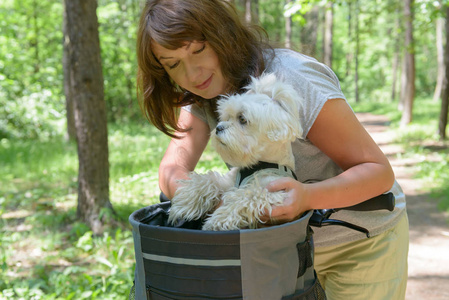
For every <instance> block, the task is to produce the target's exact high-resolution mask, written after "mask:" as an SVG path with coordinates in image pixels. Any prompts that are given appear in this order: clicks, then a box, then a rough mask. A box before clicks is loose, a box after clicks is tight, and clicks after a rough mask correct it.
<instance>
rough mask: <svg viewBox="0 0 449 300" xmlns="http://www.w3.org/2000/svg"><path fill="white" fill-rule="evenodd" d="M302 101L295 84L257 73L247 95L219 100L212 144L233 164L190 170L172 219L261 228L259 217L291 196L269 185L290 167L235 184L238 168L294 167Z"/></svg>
mask: <svg viewBox="0 0 449 300" xmlns="http://www.w3.org/2000/svg"><path fill="white" fill-rule="evenodd" d="M300 105H301V101H300V97H299V95H298V94H297V93H296V91H295V90H294V89H293V87H292V86H290V85H288V84H286V83H283V82H281V81H279V80H277V79H276V77H275V75H273V74H264V75H262V76H261V77H259V78H252V81H251V83H250V84H249V85H248V87H247V92H246V93H244V94H241V95H240V94H236V95H232V96H225V97H223V98H221V99H220V100H218V106H217V107H218V115H219V123H218V125H217V127H216V128H215V130H214V131H213V132H212V133H211V140H212V145H213V146H214V147H215V149H216V151H217V152H218V153H219V154H220V156H221V157H222V159H223V160H224V161H225V162H226V163H228V164H229V165H231V166H233V168H232V169H231V170H230V171H229V172H228V173H226V174H220V173H218V172H213V171H209V172H208V173H206V174H198V173H195V172H191V173H190V175H189V179H188V180H180V182H179V183H180V187H179V188H178V190H177V191H176V193H175V196H174V197H173V199H172V207H171V210H170V215H169V222H172V223H176V221H177V220H181V219H183V220H187V221H189V220H196V219H200V218H204V219H205V223H204V225H203V228H202V229H203V230H236V229H241V228H257V226H258V224H260V223H261V222H262V221H261V220H260V216H261V215H263V214H265V213H266V212H268V213H271V208H272V206H278V205H282V204H283V201H284V199H285V197H286V193H285V192H283V191H279V192H274V193H269V192H268V191H267V189H266V188H265V186H266V185H267V184H268V183H269V182H271V181H273V180H275V179H277V178H279V177H283V176H288V172H287V173H286V172H283V171H279V170H285V169H282V168H283V167H279V169H275V168H269V169H264V170H260V171H257V172H256V173H255V174H254V176H252V177H250V178H247V179H245V180H244V181H243V183H242V185H240V186H236V180H238V177H239V176H240V174H239V171H240V170H241V169H242V168H249V167H251V166H254V165H256V164H257V163H258V162H260V161H263V162H270V163H276V164H279V165H282V166H286V167H288V168H289V169H290V170H294V169H295V161H294V157H293V153H292V148H291V143H292V142H293V141H294V140H295V139H296V138H298V137H301V135H302V128H301V125H300V122H299V110H300ZM220 202H221V205H220V206H219V207H218V208H216V207H217V206H218V205H219V204H220Z"/></svg>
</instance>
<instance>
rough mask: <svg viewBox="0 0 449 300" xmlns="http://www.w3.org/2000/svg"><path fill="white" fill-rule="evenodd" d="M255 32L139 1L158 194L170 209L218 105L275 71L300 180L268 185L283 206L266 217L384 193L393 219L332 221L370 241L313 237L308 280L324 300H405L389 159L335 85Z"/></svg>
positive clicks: (399, 221) (191, 2) (205, 12)
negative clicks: (165, 138)
mask: <svg viewBox="0 0 449 300" xmlns="http://www.w3.org/2000/svg"><path fill="white" fill-rule="evenodd" d="M262 32H263V31H261V30H259V29H257V28H256V27H248V26H245V25H243V24H242V23H241V22H240V20H239V18H238V16H237V14H236V12H235V9H234V8H233V7H232V6H231V4H229V2H228V1H225V0H183V1H181V0H149V1H147V3H146V6H145V8H144V10H143V12H142V16H141V20H140V24H139V32H138V42H137V48H138V65H139V72H138V86H139V90H140V92H141V95H140V96H141V100H142V101H141V107H142V109H143V110H144V112H145V113H146V115H147V117H148V119H149V120H150V121H151V122H152V123H153V124H154V125H155V126H156V127H157V128H159V129H160V130H161V131H162V132H164V133H165V134H167V135H169V136H171V137H172V140H171V142H170V144H169V146H168V148H167V150H166V153H165V155H164V157H163V159H162V161H161V164H160V168H159V185H160V188H161V190H162V191H163V193H164V194H165V195H167V196H168V198H171V197H172V196H173V195H174V193H175V191H176V189H177V181H178V180H179V179H185V178H187V175H188V173H189V172H191V171H193V170H194V169H195V166H196V164H197V162H198V161H199V159H200V157H201V154H202V153H203V151H204V149H205V147H206V145H207V143H208V140H209V134H210V131H211V130H212V129H213V128H214V127H215V125H216V123H217V120H216V115H215V113H214V111H215V110H214V108H215V103H216V99H217V97H219V96H220V95H223V94H228V93H235V92H239V91H241V89H242V88H243V87H244V86H245V85H246V84H247V83H248V82H249V78H250V76H258V75H260V74H261V73H262V72H273V73H275V74H276V75H277V76H278V78H282V79H283V80H285V81H286V82H288V83H290V84H292V85H293V86H294V87H295V88H296V89H297V91H298V92H299V94H300V95H302V97H303V106H304V109H303V110H302V111H301V112H300V114H301V120H302V127H303V128H304V136H303V137H302V139H298V140H297V141H295V142H294V143H293V144H292V146H293V149H294V153H295V160H296V161H295V163H296V174H297V176H298V181H295V180H292V179H288V178H285V179H281V180H277V181H274V182H272V183H271V184H270V185H269V186H267V189H268V190H269V191H278V190H286V191H287V192H288V195H289V196H288V198H287V199H286V200H285V202H284V205H283V206H280V207H275V208H273V211H272V214H271V217H272V218H274V219H276V220H277V221H283V222H287V221H290V220H293V219H295V218H296V217H297V216H299V215H300V214H301V213H303V212H304V211H307V210H311V209H325V208H340V207H347V206H352V205H355V204H357V203H360V202H363V201H365V200H367V199H370V198H372V197H374V196H377V195H379V194H382V193H384V192H387V191H392V192H393V193H394V194H395V196H396V208H395V210H394V211H393V212H385V211H371V212H350V211H340V212H338V213H337V214H335V215H333V217H335V218H338V219H341V220H345V221H348V222H350V223H354V224H357V225H360V226H363V227H365V228H367V229H369V231H370V233H371V236H372V238H370V239H366V237H365V236H364V235H363V234H360V233H358V232H355V231H352V230H350V229H346V228H342V227H338V226H331V227H324V228H317V229H314V230H315V234H314V243H315V269H316V271H317V273H318V277H319V279H320V282H321V284H322V285H323V287H324V288H325V290H326V294H327V296H328V298H329V299H404V297H405V287H406V281H407V253H408V221H407V214H406V210H405V197H404V195H403V193H402V191H401V189H400V187H399V186H398V184H397V183H396V181H395V180H394V174H393V171H392V168H391V166H390V164H389V162H388V160H387V158H386V157H385V155H384V154H383V153H382V151H381V150H380V149H379V148H378V146H377V145H376V143H375V142H374V141H373V140H372V139H371V137H370V136H369V134H368V133H367V132H366V131H365V130H364V128H363V126H362V125H361V124H360V123H359V122H358V120H357V118H356V117H355V115H354V113H353V111H352V109H351V108H350V106H349V105H348V103H347V102H346V100H345V97H344V95H343V93H342V91H341V89H340V84H339V82H338V79H337V77H336V75H335V74H334V73H333V72H332V71H331V70H330V69H329V68H328V67H326V66H325V65H323V64H320V63H318V62H317V61H316V60H314V59H312V58H310V57H307V56H304V55H302V54H299V53H296V52H294V51H291V50H286V49H275V50H273V49H271V48H270V47H268V46H267V44H265V43H264V42H263V40H264V39H263V38H264V35H263V33H262ZM266 219H267V220H268V216H266Z"/></svg>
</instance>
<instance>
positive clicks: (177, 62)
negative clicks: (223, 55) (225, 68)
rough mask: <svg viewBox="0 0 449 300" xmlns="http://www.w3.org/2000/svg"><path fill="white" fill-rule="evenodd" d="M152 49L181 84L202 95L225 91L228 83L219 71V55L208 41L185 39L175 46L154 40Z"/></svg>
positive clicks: (211, 95)
mask: <svg viewBox="0 0 449 300" xmlns="http://www.w3.org/2000/svg"><path fill="white" fill-rule="evenodd" d="M152 50H153V53H154V55H155V56H156V57H157V59H158V60H159V62H160V63H161V64H162V66H163V67H164V69H165V71H166V72H167V73H168V75H169V76H170V77H171V78H172V79H173V81H174V82H176V83H177V84H178V85H179V86H180V87H182V88H184V89H186V90H188V91H190V92H192V93H194V94H196V95H198V96H200V97H203V98H205V99H211V98H214V97H216V96H218V95H221V94H224V93H226V89H227V86H228V84H227V82H226V80H225V78H224V77H223V74H222V72H221V69H220V64H219V61H218V56H217V54H216V53H215V51H214V50H212V48H211V47H210V45H209V44H208V43H207V42H186V44H185V46H183V47H181V48H178V49H176V50H169V49H167V48H164V47H162V46H161V45H159V44H158V43H156V42H154V43H153V45H152Z"/></svg>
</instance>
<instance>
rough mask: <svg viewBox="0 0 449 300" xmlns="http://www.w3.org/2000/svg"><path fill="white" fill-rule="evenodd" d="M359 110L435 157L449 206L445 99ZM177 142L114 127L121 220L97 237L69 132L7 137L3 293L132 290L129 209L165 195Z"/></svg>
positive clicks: (95, 294) (434, 173)
mask: <svg viewBox="0 0 449 300" xmlns="http://www.w3.org/2000/svg"><path fill="white" fill-rule="evenodd" d="M418 107H419V109H418ZM354 109H355V110H356V111H368V112H372V113H378V114H386V115H388V116H389V117H390V119H391V120H392V128H393V129H392V130H393V131H394V132H395V134H396V136H397V142H398V143H401V144H403V145H404V147H406V154H404V155H410V156H414V155H421V156H425V157H431V158H432V159H426V160H423V162H422V163H421V164H420V165H419V166H418V169H419V172H418V174H417V176H419V177H420V178H421V179H422V180H426V181H427V182H429V185H428V186H429V189H431V190H432V191H433V193H434V195H435V196H436V197H438V199H440V204H439V205H440V207H441V209H446V210H447V209H448V207H449V200H448V199H449V189H448V187H447V182H449V181H448V180H449V171H448V170H447V169H449V168H447V165H448V158H449V153H448V148H447V147H446V146H447V144H441V143H435V140H436V136H435V132H436V124H437V121H436V119H437V116H438V109H439V107H438V105H437V104H436V103H432V102H431V101H429V100H426V99H420V100H418V101H417V103H416V104H415V116H414V117H415V118H414V122H413V123H412V124H410V125H409V126H407V127H406V128H402V129H401V128H399V120H400V114H399V113H397V112H396V105H395V104H391V103H362V104H357V105H354ZM168 142H169V139H168V138H167V137H165V136H163V135H162V134H160V133H159V132H158V131H156V130H155V129H154V128H152V127H150V126H149V125H147V124H145V123H137V122H136V123H131V124H115V125H114V124H111V125H110V126H109V160H110V198H111V202H112V204H113V206H114V208H115V210H116V212H117V213H118V226H117V227H115V228H109V229H108V230H107V231H106V233H105V234H104V236H102V237H96V236H93V235H92V232H91V231H90V230H89V228H88V227H87V226H86V225H85V224H83V223H81V222H79V221H78V220H77V219H76V205H77V194H76V193H77V164H78V162H77V154H76V146H75V145H74V144H70V143H66V142H65V141H63V140H62V139H53V140H50V141H46V142H40V141H36V140H1V141H0V217H1V218H0V299H27V300H28V299H126V297H127V296H128V293H129V290H130V288H131V286H132V283H133V277H134V248H133V247H134V244H133V239H132V234H131V227H130V225H129V223H128V216H129V215H130V214H131V213H132V212H133V211H135V210H136V209H139V208H141V207H144V206H148V205H151V204H153V203H155V202H157V201H158V196H159V188H158V184H157V178H158V173H157V170H158V165H159V162H160V160H161V158H162V156H163V153H164V151H165V149H166V147H167V145H168ZM437 146H438V147H437ZM210 169H214V170H217V171H222V172H224V171H225V170H226V167H225V165H224V164H223V163H222V162H221V161H220V160H219V158H218V156H217V154H215V153H214V151H212V149H210V148H209V147H208V148H207V149H206V151H205V153H204V154H203V156H202V159H201V161H200V163H199V165H198V167H197V170H198V171H199V172H205V171H206V170H210ZM430 183H431V184H430Z"/></svg>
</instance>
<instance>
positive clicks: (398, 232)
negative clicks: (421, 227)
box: [315, 213, 409, 300]
mask: <svg viewBox="0 0 449 300" xmlns="http://www.w3.org/2000/svg"><path fill="white" fill-rule="evenodd" d="M408 248H409V233H408V218H407V214H406V213H404V214H403V216H402V217H401V220H400V221H399V222H398V223H397V224H396V226H394V227H393V228H391V229H390V230H387V231H386V232H384V233H382V234H380V235H377V236H375V237H372V238H369V239H368V238H367V239H365V240H358V241H354V242H349V243H345V244H342V245H338V246H333V247H320V248H315V270H316V272H317V273H318V279H319V280H320V282H321V285H322V286H323V288H324V289H325V291H326V296H327V297H328V300H340V299H341V300H348V299H351V300H358V299H360V300H401V299H405V290H406V285H407V257H408Z"/></svg>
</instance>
